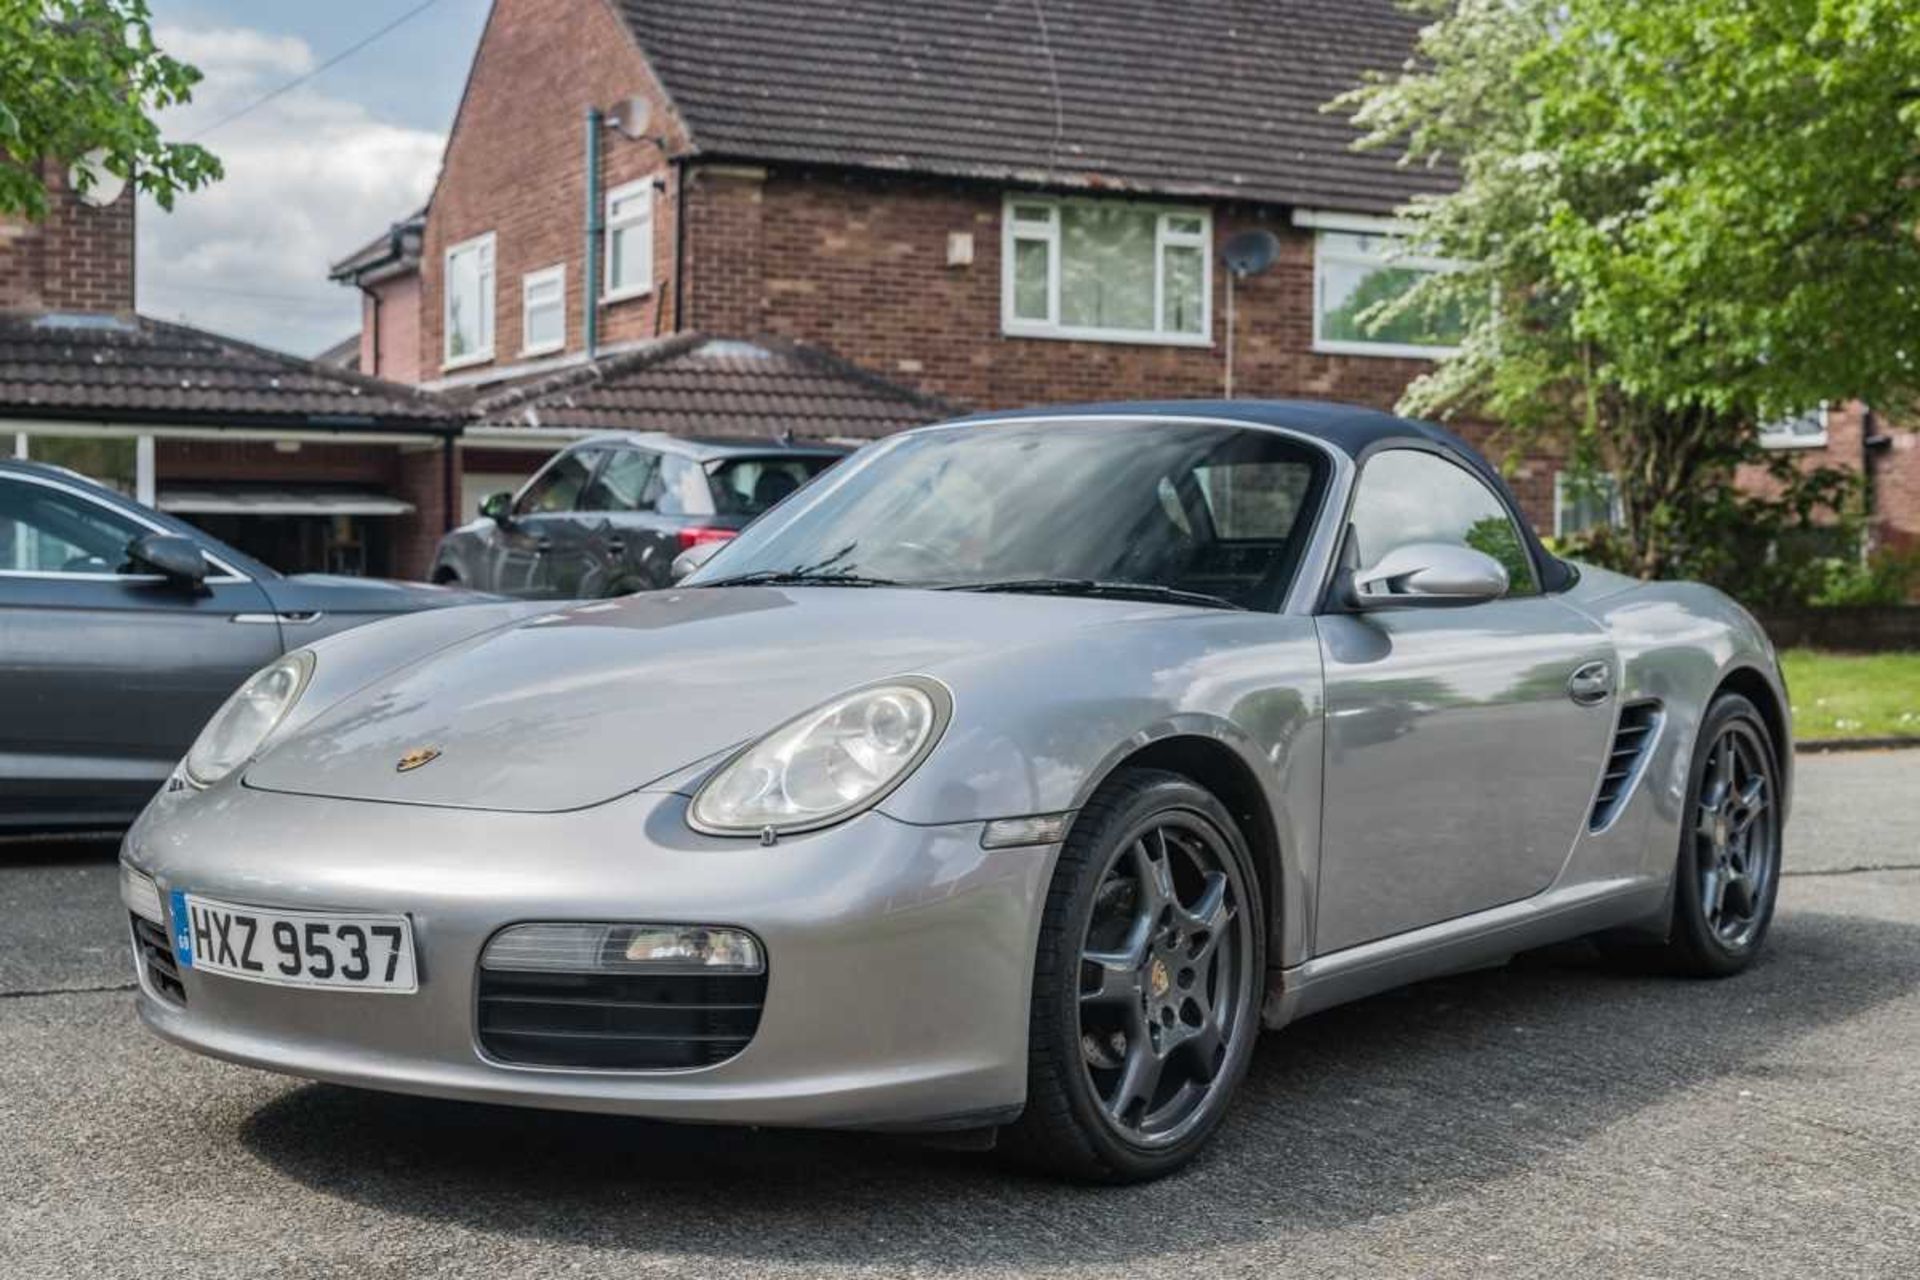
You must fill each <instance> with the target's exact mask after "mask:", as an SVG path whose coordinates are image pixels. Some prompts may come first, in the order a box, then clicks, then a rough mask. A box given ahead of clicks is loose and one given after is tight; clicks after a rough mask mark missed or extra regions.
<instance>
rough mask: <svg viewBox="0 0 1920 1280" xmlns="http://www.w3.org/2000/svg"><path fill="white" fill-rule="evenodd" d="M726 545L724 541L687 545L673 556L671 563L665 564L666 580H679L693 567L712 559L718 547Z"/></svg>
mask: <svg viewBox="0 0 1920 1280" xmlns="http://www.w3.org/2000/svg"><path fill="white" fill-rule="evenodd" d="M726 545H727V544H726V543H724V542H696V543H694V544H693V545H692V546H690V547H688V548H687V549H686V550H685V551H682V552H681V553H680V554H679V555H677V556H675V557H674V558H673V563H672V564H671V565H668V566H667V581H668V582H678V581H680V579H682V578H684V577H686V576H687V575H688V574H690V573H692V572H693V571H694V570H695V569H698V568H699V567H700V566H701V565H703V564H705V563H706V562H707V561H709V560H711V559H713V557H714V554H715V553H716V552H718V551H719V550H720V548H722V547H724V546H726Z"/></svg>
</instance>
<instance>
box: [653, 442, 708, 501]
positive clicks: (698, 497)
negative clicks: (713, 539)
mask: <svg viewBox="0 0 1920 1280" xmlns="http://www.w3.org/2000/svg"><path fill="white" fill-rule="evenodd" d="M648 501H649V503H650V504H651V505H652V507H653V509H654V510H656V511H658V512H659V513H660V514H661V515H663V516H710V515H712V514H713V493H712V491H711V490H710V489H709V488H708V485H707V473H706V472H705V471H703V470H701V468H700V467H699V465H698V464H696V463H692V462H689V461H687V460H686V459H685V458H676V457H674V456H673V455H672V454H667V455H664V456H663V457H661V459H660V470H659V471H658V472H656V473H655V474H654V477H653V487H652V489H651V490H649V496H648Z"/></svg>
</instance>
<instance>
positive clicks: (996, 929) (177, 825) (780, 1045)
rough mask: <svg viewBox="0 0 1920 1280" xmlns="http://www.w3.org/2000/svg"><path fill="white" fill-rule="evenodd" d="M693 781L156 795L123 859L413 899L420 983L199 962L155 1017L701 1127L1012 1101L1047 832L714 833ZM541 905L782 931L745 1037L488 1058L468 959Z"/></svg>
mask: <svg viewBox="0 0 1920 1280" xmlns="http://www.w3.org/2000/svg"><path fill="white" fill-rule="evenodd" d="M686 804H687V799H686V797H685V796H684V795H680V794H678V793H669V794H652V793H648V794H643V795H634V796H630V797H628V798H626V799H624V800H622V801H620V802H617V803H615V804H611V805H604V806H599V807H597V808H595V809H592V810H585V811H578V812H574V813H566V814H544V815H528V814H498V813H489V812H472V811H450V810H446V809H428V808H421V807H413V806H395V805H382V804H368V803H362V802H350V801H337V800H328V799H324V798H318V797H306V796H289V795H282V794H277V793H270V792H257V791H247V790H243V789H240V788H233V789H231V790H225V791H222V792H217V793H216V792H210V793H203V794H200V795H197V796H195V797H192V798H190V799H189V800H187V801H186V802H183V803H174V804H168V805H165V806H159V807H157V808H156V809H155V810H153V811H150V812H149V814H148V815H147V816H146V817H145V818H143V820H142V822H141V823H140V824H139V825H138V826H136V828H135V829H134V831H133V832H131V833H129V836H128V840H127V844H126V849H125V857H126V860H127V861H128V862H129V863H130V864H132V865H133V866H135V867H136V868H137V869H139V870H141V871H143V872H146V873H148V874H151V875H153V876H154V878H155V880H156V881H157V882H158V884H159V886H160V888H161V889H162V891H163V893H165V892H167V891H170V890H172V889H175V888H179V889H185V890H190V891H193V892H197V893H202V894H205V895H207V896H209V897H213V898H218V899H221V900H224V901H230V902H236V903H242V904H249V905H258V906H264V907H279V908H284V909H296V910H297V909H311V910H327V911H373V912H390V913H404V914H406V915H408V916H409V917H410V918H411V919H412V920H413V921H414V925H415V941H416V951H417V954H418V957H419V965H420V976H421V985H420V990H419V991H418V992H417V993H416V994H414V995H411V996H405V997H396V998H391V999H382V1000H378V1001H374V1000H371V999H370V998H369V997H368V996H367V995H366V994H364V993H355V992H339V991H325V990H312V989H291V990H290V989H287V988H280V987H271V986H265V985H262V984H256V983H250V982H245V981H241V980H237V979H233V978H227V977H223V976H220V975H216V974H211V973H205V972H201V971H197V970H193V969H186V970H185V971H184V972H183V973H182V975H181V976H182V979H183V983H184V985H185V988H186V1000H185V1003H184V1005H180V1004H176V1003H174V1002H172V1001H171V1000H169V999H166V998H163V997H161V996H158V995H156V994H155V993H154V992H153V991H152V990H151V989H148V988H145V987H144V986H143V989H142V993H141V995H140V997H139V1008H140V1015H141V1018H142V1020H143V1021H144V1022H145V1023H146V1024H147V1025H148V1026H149V1027H151V1028H152V1029H153V1030H154V1031H155V1032H156V1033H157V1034H159V1035H160V1036H162V1037H163V1038H165V1039H167V1040H169V1041H171V1042H173V1043H176V1044H180V1045H183V1046H185V1047H187V1048H190V1049H193V1050H195V1051H198V1052H201V1053H205V1054H208V1055H210V1056H213V1057H217V1058H221V1059H225V1060H227V1061H232V1062H236V1063H241V1064H245V1065H249V1066H254V1067H260V1068H264V1069H267V1070H271V1071H277V1072H281V1073H284V1074H288V1075H294V1076H299V1077H304V1078H307V1079H314V1080H325V1081H329V1082H333V1083H338V1084H346V1085H353V1086H359V1087H365V1088H374V1089H383V1090H389V1091H393V1092H400V1093H414V1094H427V1095H432V1096H438V1097H447V1098H456V1099H463V1100H467V1101H475V1102H489V1103H509V1104H516V1105H525V1106H535V1107H550V1108H556V1109H564V1110H584V1111H599V1112H610V1113H619V1114H628V1115H639V1116H653V1117H656V1118H660V1119H670V1120H687V1121H694V1122H711V1123H736V1124H767V1125H781V1126H825V1127H923V1126H928V1125H931V1126H934V1127H940V1126H942V1125H944V1124H948V1123H951V1122H953V1121H954V1118H955V1117H965V1116H979V1115H994V1114H1003V1113H1006V1112H1007V1111H1008V1110H1009V1109H1011V1110H1013V1111H1017V1110H1018V1108H1019V1106H1020V1105H1021V1103H1022V1102H1023V1101H1024V1095H1025V1085H1026V1030H1027V1026H1026V1024H1027V1010H1028V1005H1029V999H1030V989H1031V981H1032V964H1033V949H1034V943H1035V939H1036V937H1037V933H1038V927H1039V912H1040V907H1041V905H1042V904H1043V902H1044V897H1045V887H1046V883H1047V879H1048V877H1049V876H1050V875H1051V871H1052V865H1053V858H1054V854H1055V852H1056V850H1055V849H1054V848H1053V847H1036V848H1025V849H1013V850H983V849H981V848H980V840H979V837H980V831H981V826H980V824H978V823H962V824H953V825H948V826H936V827H922V826H914V825H911V824H907V823H903V822H899V821H897V820H896V819H893V818H890V817H888V816H886V815H885V814H883V813H880V812H878V811H873V812H869V813H867V814H863V815H861V816H859V817H857V818H855V819H852V820H850V821H849V822H847V823H845V824H842V825H841V826H839V827H836V828H834V829H832V830H830V831H823V832H816V833H813V834H810V835H807V836H799V837H791V838H785V839H782V840H781V841H780V842H779V843H778V844H777V845H774V846H771V847H762V846H760V845H758V844H749V843H746V842H742V841H737V840H736V841H719V840H714V839H713V838H711V837H704V836H700V835H699V834H698V833H695V832H692V831H691V830H690V829H689V828H687V826H686V825H685V821H684V809H685V807H686ZM544 920H576V921H593V920H615V921H636V922H659V923H700V924H725V925H732V926H735V927H739V928H743V929H747V930H749V931H751V932H752V933H753V934H754V935H755V936H756V937H758V938H760V939H761V940H762V942H763V944H764V946H765V948H766V955H767V965H768V990H767V995H766V1002H765V1006H764V1010H763V1014H762V1018H761V1022H760V1026H759V1029H758V1030H757V1031H756V1033H755V1035H754V1037H753V1039H752V1041H751V1042H750V1043H749V1044H748V1045H747V1047H746V1048H745V1049H743V1050H742V1051H741V1052H740V1053H739V1054H737V1055H736V1056H734V1057H733V1058H730V1059H728V1060H726V1061H724V1062H721V1063H717V1064H714V1065H711V1066H703V1067H697V1068H686V1069H680V1070H670V1071H619V1070H605V1069H571V1068H564V1067H561V1068H556V1067H552V1066H544V1065H543V1066H530V1065H520V1064H510V1063H505V1062H500V1061H496V1060H492V1059H490V1058H488V1056H487V1055H486V1054H485V1053H484V1052H482V1050H481V1048H480V1045H479V1044H478V1041H477V1033H476V1016H475V1001H476V998H477V990H476V987H477V983H476V981H475V975H476V973H477V966H478V960H479V956H480V954H481V952H482V950H483V948H484V946H485V944H486V941H487V939H489V938H490V937H491V936H492V935H493V934H494V933H495V932H497V931H498V930H499V929H501V928H503V927H506V926H508V925H511V924H516V923H523V922H528V921H544Z"/></svg>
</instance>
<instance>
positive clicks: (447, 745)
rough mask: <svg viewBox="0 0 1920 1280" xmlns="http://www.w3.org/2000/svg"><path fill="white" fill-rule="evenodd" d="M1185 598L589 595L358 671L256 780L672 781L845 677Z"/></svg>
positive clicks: (448, 788) (380, 791)
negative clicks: (356, 682) (386, 671)
mask: <svg viewBox="0 0 1920 1280" xmlns="http://www.w3.org/2000/svg"><path fill="white" fill-rule="evenodd" d="M1189 612H1191V610H1188V609H1185V608H1178V607H1169V606H1165V605H1154V604H1135V603H1127V602H1120V601H1108V600H1081V599H1061V598H1035V597H1027V596H1001V595H982V594H976V593H946V592H934V591H896V590H887V589H875V588H845V587H842V588H833V587H803V588H791V589H790V588H769V587H728V588H703V589H688V590H679V591H659V592H649V593H643V594H640V595H634V596H627V597H624V598H622V599H618V600H604V601H597V602H594V603H590V604H580V605H575V606H572V607H570V608H566V609H562V610H558V611H556V612H553V613H547V614H542V615H540V616H537V617H534V618H531V619H528V620H525V621H521V622H516V623H513V624H511V625H508V626H505V627H500V628H497V629H494V630H490V631H487V632H486V633H484V634H481V635H477V636H474V637H472V638H470V639H468V640H465V641H463V642H460V643H457V644H454V645H453V646H451V647H449V648H446V649H443V650H441V651H440V652H439V653H437V654H435V655H434V656H433V657H432V658H431V659H429V660H427V661H425V662H421V663H418V664H417V665H414V666H411V667H405V668H402V669H401V670H399V671H398V672H395V673H392V674H390V675H388V676H387V677H386V678H385V679H379V680H375V681H374V682H373V683H372V684H369V685H364V686H363V687H361V688H359V690H358V692H355V693H352V694H350V695H348V696H347V697H345V698H343V699H342V700H341V701H340V702H338V703H337V704H335V705H334V706H332V707H329V708H327V709H325V710H324V711H322V712H320V713H319V714H317V715H315V716H314V717H313V718H312V719H311V720H309V721H307V722H306V723H305V724H303V725H302V726H301V727H300V728H299V729H298V730H297V731H295V732H294V733H292V734H290V735H289V736H288V737H287V738H285V739H284V740H282V741H280V742H277V743H275V744H273V745H272V746H271V747H270V748H269V749H268V751H267V752H266V754H264V755H263V756H262V757H261V758H260V759H259V760H257V761H256V762H255V763H254V764H253V766H252V767H251V768H250V769H249V770H248V771H247V774H246V779H245V781H246V785H248V786H249V787H253V788H257V789H264V790H271V791H287V792H295V793H299V794H306V795H320V796H334V797H341V798H349V799H364V800H379V801H390V802H395V803H404V804H425V805H442V806H452V807H458V808H473V809H502V810H516V811H526V812H552V811H559V810H566V809H578V808H585V807H587V806H589V805H593V804H599V803H602V802H604V801H606V800H610V799H612V798H614V797H615V796H619V795H623V794H626V793H627V792H631V791H635V790H638V789H640V788H642V787H645V786H646V785H648V784H650V783H656V782H661V781H662V780H665V779H667V778H669V776H670V775H672V774H674V773H676V772H679V771H682V770H684V769H686V768H687V766H689V765H692V764H695V763H697V762H700V761H703V760H705V759H707V758H709V757H712V756H714V755H715V754H716V753H719V752H722V751H725V750H727V749H728V748H731V747H734V746H737V745H738V744H740V743H742V742H745V741H748V740H750V739H752V738H755V737H758V736H759V735H761V734H763V733H765V732H766V731H767V730H769V729H772V728H773V727H774V726H775V725H778V724H779V723H781V722H782V721H784V720H786V719H788V718H789V717H791V716H794V715H798V714H799V713H800V712H802V711H804V710H806V709H807V708H808V707H810V706H813V705H814V704H816V703H819V702H821V701H824V700H825V699H827V698H830V697H832V696H833V695H835V694H837V693H840V692H842V691H843V690H846V689H848V688H852V687H855V686H858V685H861V684H864V683H867V682H870V681H874V680H880V679H884V678H886V677H888V676H894V675H904V674H909V673H914V674H927V675H935V676H938V675H939V674H940V671H941V669H942V667H944V666H947V665H949V664H954V663H958V662H962V661H964V660H966V659H969V658H974V657H978V656H981V655H983V654H1001V653H1006V652H1009V651H1011V650H1014V649H1017V648H1021V647H1023V646H1027V645H1031V644H1038V643H1043V642H1047V641H1058V640H1060V639H1061V638H1062V637H1063V636H1066V635H1070V634H1071V633H1072V632H1074V631H1076V630H1078V629H1081V628H1084V627H1088V626H1101V625H1111V624H1114V623H1117V622H1123V621H1126V620H1128V619H1132V618H1140V617H1153V616H1177V615H1180V614H1185V613H1189ZM324 660H325V659H324V656H323V657H322V661H324ZM428 752H438V755H435V756H433V757H432V758H431V760H430V761H429V762H428V763H426V764H422V765H418V766H416V767H413V768H409V769H406V770H404V771H403V770H401V769H400V767H399V766H400V763H401V761H402V759H403V758H406V757H409V756H410V755H414V754H415V753H420V754H424V753H428ZM415 758H417V756H416V757H415Z"/></svg>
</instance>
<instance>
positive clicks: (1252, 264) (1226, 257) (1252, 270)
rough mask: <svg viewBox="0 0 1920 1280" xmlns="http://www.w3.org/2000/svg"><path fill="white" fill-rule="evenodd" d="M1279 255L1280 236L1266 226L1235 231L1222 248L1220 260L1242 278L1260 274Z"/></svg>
mask: <svg viewBox="0 0 1920 1280" xmlns="http://www.w3.org/2000/svg"><path fill="white" fill-rule="evenodd" d="M1279 256H1280V237H1279V236H1276V235H1274V234H1273V232H1271V231H1268V230H1266V229H1265V228H1264V227H1259V228H1255V229H1254V230H1252V231H1238V232H1235V233H1234V234H1233V235H1232V236H1229V237H1228V238H1227V243H1226V244H1225V245H1224V246H1222V247H1221V249H1220V260H1221V261H1222V262H1224V263H1226V264H1227V270H1229V271H1231V272H1233V274H1234V275H1236V276H1238V277H1239V278H1240V279H1242V280H1244V279H1246V278H1247V277H1248V276H1257V275H1259V274H1260V273H1261V272H1262V271H1265V270H1266V269H1267V268H1268V267H1270V266H1272V265H1273V262H1274V259H1275V258H1278V257H1279Z"/></svg>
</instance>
